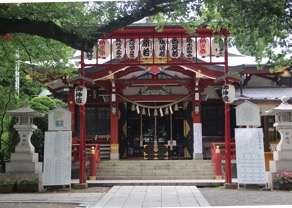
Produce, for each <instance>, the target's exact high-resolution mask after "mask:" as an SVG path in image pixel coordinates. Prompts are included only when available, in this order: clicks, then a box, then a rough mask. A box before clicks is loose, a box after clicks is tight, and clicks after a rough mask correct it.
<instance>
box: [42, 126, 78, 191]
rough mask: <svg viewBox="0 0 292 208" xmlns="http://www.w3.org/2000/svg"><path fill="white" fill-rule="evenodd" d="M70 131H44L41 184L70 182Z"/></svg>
mask: <svg viewBox="0 0 292 208" xmlns="http://www.w3.org/2000/svg"><path fill="white" fill-rule="evenodd" d="M71 150H72V132H71V131H58V132H46V133H45V149H44V174H43V185H44V186H52V185H70V184H71Z"/></svg>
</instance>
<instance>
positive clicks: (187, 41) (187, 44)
mask: <svg viewBox="0 0 292 208" xmlns="http://www.w3.org/2000/svg"><path fill="white" fill-rule="evenodd" d="M195 52H196V41H194V40H193V39H192V38H184V39H183V54H184V56H185V57H186V58H188V59H191V58H193V57H194V55H195Z"/></svg>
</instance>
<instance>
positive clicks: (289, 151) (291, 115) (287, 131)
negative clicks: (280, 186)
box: [266, 97, 292, 188]
mask: <svg viewBox="0 0 292 208" xmlns="http://www.w3.org/2000/svg"><path fill="white" fill-rule="evenodd" d="M288 99H289V98H288V97H282V99H281V100H282V103H281V104H280V105H279V106H278V107H275V108H273V109H271V110H269V111H266V115H275V116H276V117H275V123H274V127H276V129H277V131H278V132H279V133H280V135H281V140H280V142H279V144H278V145H277V147H276V151H274V152H273V156H274V160H272V161H270V173H269V174H268V183H269V187H271V188H273V177H274V176H275V175H276V174H278V173H281V172H291V171H292V105H290V104H288Z"/></svg>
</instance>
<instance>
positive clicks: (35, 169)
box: [6, 161, 42, 173]
mask: <svg viewBox="0 0 292 208" xmlns="http://www.w3.org/2000/svg"><path fill="white" fill-rule="evenodd" d="M6 173H42V162H29V161H18V162H15V161H11V162H9V163H6Z"/></svg>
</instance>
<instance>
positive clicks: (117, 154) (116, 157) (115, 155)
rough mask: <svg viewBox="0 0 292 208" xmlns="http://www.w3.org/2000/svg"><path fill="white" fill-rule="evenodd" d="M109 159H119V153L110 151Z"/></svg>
mask: <svg viewBox="0 0 292 208" xmlns="http://www.w3.org/2000/svg"><path fill="white" fill-rule="evenodd" d="M110 159H111V160H119V159H120V154H119V153H111V154H110Z"/></svg>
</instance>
